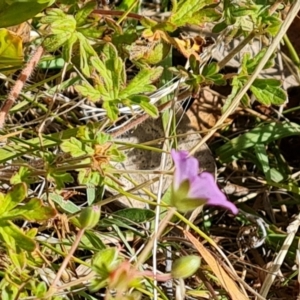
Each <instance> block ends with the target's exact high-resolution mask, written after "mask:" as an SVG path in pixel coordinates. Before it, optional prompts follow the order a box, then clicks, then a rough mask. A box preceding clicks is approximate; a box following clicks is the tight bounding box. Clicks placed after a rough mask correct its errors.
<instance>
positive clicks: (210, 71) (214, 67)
mask: <svg viewBox="0 0 300 300" xmlns="http://www.w3.org/2000/svg"><path fill="white" fill-rule="evenodd" d="M219 70H220V68H219V66H218V64H217V63H216V62H213V63H210V64H208V65H205V66H204V68H203V71H202V75H203V76H204V77H207V76H211V75H214V74H216V73H218V72H219Z"/></svg>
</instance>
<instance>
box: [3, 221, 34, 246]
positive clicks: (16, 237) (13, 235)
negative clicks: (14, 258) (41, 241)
mask: <svg viewBox="0 0 300 300" xmlns="http://www.w3.org/2000/svg"><path fill="white" fill-rule="evenodd" d="M0 239H1V240H2V241H3V242H4V243H5V244H6V245H7V247H9V248H11V249H14V250H15V251H16V250H17V249H18V248H22V249H24V250H26V251H29V252H32V251H34V250H35V247H36V244H35V242H34V240H33V239H31V238H29V237H28V236H27V235H26V234H24V232H23V231H22V230H21V229H20V228H19V227H18V226H16V225H15V224H14V223H12V222H11V221H5V220H0Z"/></svg>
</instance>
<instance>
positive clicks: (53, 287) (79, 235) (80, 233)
mask: <svg viewBox="0 0 300 300" xmlns="http://www.w3.org/2000/svg"><path fill="white" fill-rule="evenodd" d="M84 231H85V229H84V228H83V229H80V230H79V231H78V233H77V235H76V239H75V241H74V243H73V245H72V247H71V249H70V251H69V253H68V255H67V256H66V257H65V259H64V261H63V262H62V264H61V266H60V268H59V270H58V272H57V274H56V276H55V278H54V280H53V282H52V284H51V286H50V287H49V290H48V292H47V294H46V295H45V298H50V297H51V296H52V295H53V294H54V293H55V292H56V290H57V283H58V281H59V279H60V278H61V276H62V274H63V271H64V270H65V268H66V267H67V265H68V263H69V261H70V260H71V258H72V256H73V254H74V252H75V251H76V249H77V247H78V245H79V243H80V240H81V238H82V236H83V234H84Z"/></svg>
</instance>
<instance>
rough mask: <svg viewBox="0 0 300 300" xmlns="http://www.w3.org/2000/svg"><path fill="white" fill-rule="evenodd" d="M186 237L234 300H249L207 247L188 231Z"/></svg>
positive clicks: (185, 232)
mask: <svg viewBox="0 0 300 300" xmlns="http://www.w3.org/2000/svg"><path fill="white" fill-rule="evenodd" d="M184 234H185V236H186V237H187V238H188V239H189V240H190V241H191V243H193V245H194V246H195V247H196V249H197V250H198V251H199V253H200V254H201V256H202V257H203V259H204V260H205V261H206V263H207V264H208V265H209V267H210V268H211V269H212V271H213V272H214V274H215V275H216V276H217V277H218V279H219V282H220V284H221V286H222V287H223V288H224V289H225V290H226V291H227V292H228V293H229V294H230V296H231V299H232V300H247V299H249V298H248V297H246V296H245V295H244V294H243V293H242V292H241V291H240V289H239V288H238V286H237V284H236V283H235V282H234V281H233V280H232V279H231V278H230V277H229V275H228V274H227V273H226V272H225V271H224V269H223V268H222V266H220V264H219V263H218V262H217V261H216V260H215V258H214V257H213V256H212V255H211V254H210V253H209V252H208V251H207V250H206V249H205V247H204V246H203V245H202V244H201V243H200V242H199V241H198V240H197V239H196V238H195V237H194V236H193V235H192V234H191V233H189V232H188V231H184Z"/></svg>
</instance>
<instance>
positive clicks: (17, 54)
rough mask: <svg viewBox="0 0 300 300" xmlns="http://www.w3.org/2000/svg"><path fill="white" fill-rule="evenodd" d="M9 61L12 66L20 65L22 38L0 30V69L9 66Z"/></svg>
mask: <svg viewBox="0 0 300 300" xmlns="http://www.w3.org/2000/svg"><path fill="white" fill-rule="evenodd" d="M9 60H10V61H11V62H12V63H13V64H12V65H15V64H22V62H23V47H22V38H21V37H19V36H17V35H15V34H13V33H11V32H10V31H9V30H7V29H4V28H3V29H0V67H1V65H5V66H6V67H7V66H9Z"/></svg>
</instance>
